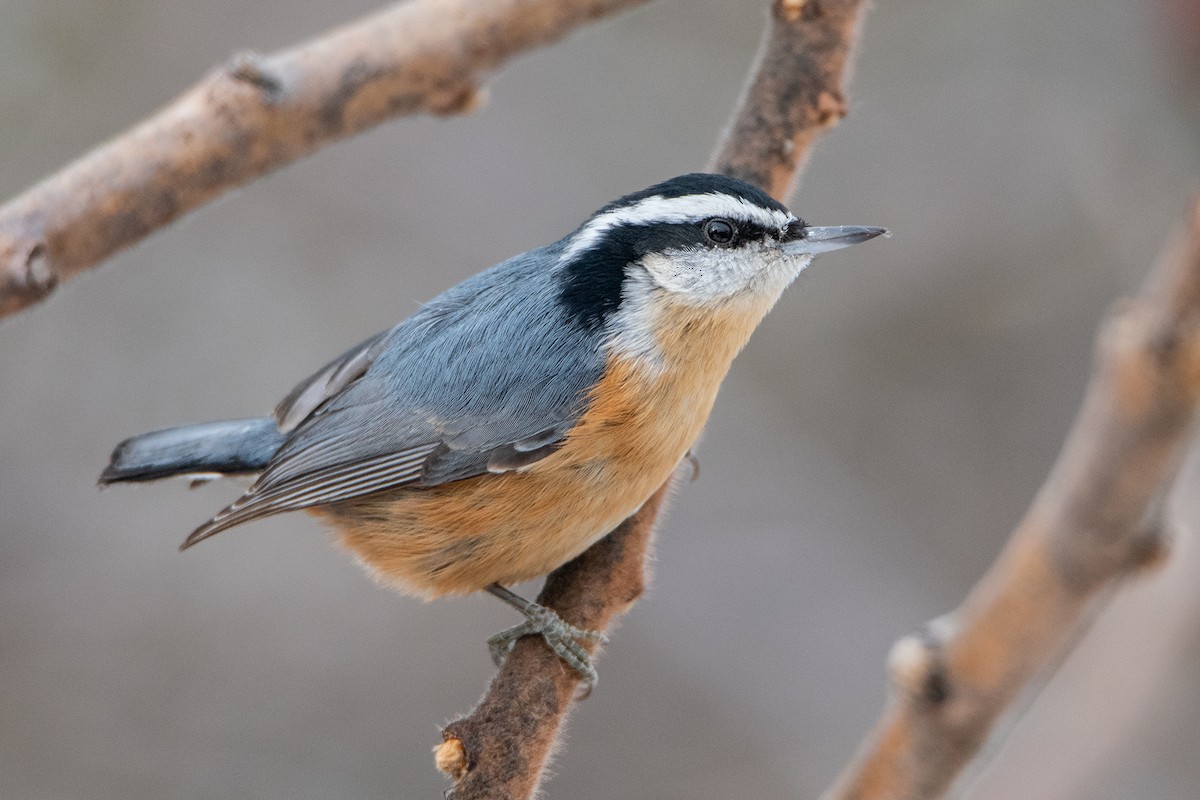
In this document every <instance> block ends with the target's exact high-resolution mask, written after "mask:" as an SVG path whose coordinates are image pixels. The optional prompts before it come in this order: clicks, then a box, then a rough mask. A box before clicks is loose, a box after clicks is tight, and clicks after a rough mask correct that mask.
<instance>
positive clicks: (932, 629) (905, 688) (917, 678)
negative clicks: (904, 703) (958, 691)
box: [887, 617, 951, 706]
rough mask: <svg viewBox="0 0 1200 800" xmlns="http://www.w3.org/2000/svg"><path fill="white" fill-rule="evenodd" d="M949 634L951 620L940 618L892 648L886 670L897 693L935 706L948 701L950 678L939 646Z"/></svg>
mask: <svg viewBox="0 0 1200 800" xmlns="http://www.w3.org/2000/svg"><path fill="white" fill-rule="evenodd" d="M950 632H951V621H950V619H949V618H948V617H939V618H938V619H935V620H932V621H930V622H928V623H926V624H925V626H924V627H923V628H922V629H921V630H920V631H918V632H917V633H914V634H911V635H909V636H905V637H904V638H903V639H900V640H899V641H897V642H896V643H895V644H894V645H892V650H891V652H890V653H889V654H888V659H887V669H888V677H889V678H890V680H891V684H892V687H893V689H894V690H895V691H896V692H897V693H898V694H901V695H903V696H905V697H907V698H909V699H910V700H912V701H915V702H921V703H923V704H927V705H935V706H936V705H941V704H942V703H944V702H946V700H948V699H949V698H950V678H949V676H948V675H947V673H946V667H945V664H944V663H943V660H942V645H943V643H944V642H945V641H946V638H947V637H948V636H949V634H950Z"/></svg>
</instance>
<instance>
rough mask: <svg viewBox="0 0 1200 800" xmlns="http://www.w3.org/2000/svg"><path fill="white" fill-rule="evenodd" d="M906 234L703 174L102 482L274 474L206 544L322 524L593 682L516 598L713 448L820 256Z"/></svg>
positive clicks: (193, 428)
mask: <svg viewBox="0 0 1200 800" xmlns="http://www.w3.org/2000/svg"><path fill="white" fill-rule="evenodd" d="M882 233H885V231H884V229H883V228H867V227H853V226H851V227H831V228H818V227H811V226H808V225H806V224H805V223H804V222H803V221H802V220H800V219H798V218H796V217H795V216H793V215H792V214H791V213H790V212H789V211H788V210H787V209H786V208H784V207H783V206H782V205H780V204H779V203H777V202H776V201H775V200H773V199H772V198H771V197H770V196H768V195H767V194H766V193H764V192H762V191H760V190H759V189H756V188H755V187H753V186H751V185H749V184H747V183H743V182H742V181H738V180H735V179H732V178H727V177H722V176H720V175H705V174H692V175H684V176H681V177H678V178H673V179H671V180H668V181H665V182H663V183H660V184H658V185H656V186H652V187H650V188H649V189H646V190H644V191H641V192H636V193H634V194H631V195H628V196H626V197H623V198H621V199H620V200H617V201H615V202H612V203H609V204H608V205H607V206H605V207H604V208H602V209H600V210H599V211H597V212H596V213H595V214H593V215H592V216H591V217H590V218H589V219H588V220H587V221H586V222H584V223H583V225H581V226H580V227H579V228H577V229H575V230H574V231H573V232H571V233H570V234H568V235H567V236H566V237H565V238H563V239H561V240H560V241H558V242H555V243H554V244H551V245H547V246H546V247H540V248H537V249H535V250H530V251H529V252H527V253H522V254H521V255H519V256H515V257H513V258H511V259H509V260H508V261H505V262H503V263H501V264H498V265H497V266H494V267H492V268H491V269H489V270H486V271H485V272H482V273H480V274H478V275H476V276H474V277H473V278H470V279H468V280H466V281H464V282H463V283H460V284H459V285H458V286H455V287H454V288H452V289H450V290H449V291H447V292H445V293H444V294H442V295H441V296H439V297H437V298H435V299H434V300H433V301H431V302H430V303H428V304H427V305H425V306H423V307H422V308H421V309H420V310H419V311H418V312H417V313H415V314H413V315H412V316H411V317H409V318H408V319H407V320H405V321H404V322H401V323H400V324H399V325H397V326H396V327H394V328H392V329H391V330H389V331H386V332H384V333H381V334H379V335H377V336H373V337H371V338H370V339H368V340H367V341H365V342H363V343H362V344H360V345H359V346H357V347H355V348H353V349H351V350H349V351H348V352H346V353H345V354H343V355H342V356H340V357H339V358H336V359H334V360H333V361H331V362H330V363H329V364H327V365H326V366H325V367H323V368H322V369H321V370H319V371H318V372H317V373H316V374H315V375H313V376H312V377H310V378H308V379H307V380H305V381H304V382H302V383H301V384H300V385H299V386H297V387H296V388H295V389H294V390H293V391H292V392H291V394H289V395H288V396H287V397H285V398H284V399H283V401H282V402H281V403H280V404H279V405H278V406H277V407H276V408H275V412H274V414H273V415H272V416H271V417H263V418H255V419H246V420H234V421H225V422H212V423H205V424H200V425H189V426H185V427H181V428H172V429H170V430H165V431H157V432H154V433H147V434H143V435H141V436H135V437H133V438H131V439H128V440H126V441H124V442H122V443H121V444H120V445H118V446H117V448H116V450H115V451H114V452H113V455H112V460H111V463H110V464H109V466H108V468H107V469H105V470H104V473H103V475H102V476H101V477H100V482H101V483H102V484H108V483H115V482H119V481H146V480H153V479H156V478H163V477H168V476H174V475H189V476H195V475H198V474H199V475H212V474H219V475H236V474H250V475H257V477H256V478H255V480H254V482H253V484H252V485H251V486H250V488H249V490H248V491H246V493H245V494H243V495H242V496H241V497H240V498H238V500H237V501H236V502H234V503H233V504H232V505H230V506H229V507H228V508H226V509H225V510H223V511H221V512H220V513H219V514H217V515H216V516H215V517H213V518H212V519H211V520H209V521H208V522H206V523H205V524H204V525H201V526H200V527H199V528H197V529H196V530H195V531H194V532H193V533H192V534H191V535H190V536H189V537H188V538H187V540H186V541H185V542H184V544H183V547H185V548H186V547H190V546H191V545H193V544H195V543H197V542H199V541H201V540H203V539H207V538H208V537H210V536H212V535H214V534H216V533H219V532H220V531H223V530H225V529H226V528H230V527H232V526H234V525H239V524H241V523H243V522H248V521H250V520H253V519H258V518H260V517H265V516H268V515H271V514H278V513H280V512H283V511H293V510H296V509H308V510H309V511H312V512H314V513H316V514H317V515H318V516H320V517H322V518H323V519H324V520H326V521H327V522H328V523H329V524H330V525H331V526H332V527H333V528H334V530H335V531H337V533H338V535H339V536H340V538H341V541H342V543H343V544H345V546H346V547H348V548H349V549H350V550H351V551H353V552H354V553H355V555H357V556H358V558H359V560H360V561H361V562H362V563H363V564H364V565H366V567H367V568H368V569H369V570H370V571H371V572H372V573H373V574H374V575H375V576H376V577H377V578H378V579H379V580H380V581H382V582H384V583H386V584H389V585H391V586H395V587H397V588H398V589H400V590H401V591H405V592H409V593H413V594H419V595H423V596H425V597H427V598H428V597H437V596H440V595H447V594H462V593H467V592H474V591H478V590H481V589H482V590H487V591H490V592H492V593H493V594H495V595H497V596H499V597H500V598H501V599H504V600H505V601H506V602H508V603H510V604H512V605H514V606H515V607H516V608H518V609H520V610H521V611H522V613H523V614H524V615H525V617H526V622H525V623H524V624H522V625H519V626H517V627H516V628H513V629H511V630H510V631H506V632H504V633H502V634H498V635H497V636H495V637H492V639H491V640H489V642H490V644H491V645H492V648H493V653H494V654H495V655H496V656H497V658H501V657H502V656H503V653H505V652H507V647H508V646H509V645H510V644H511V642H512V640H513V639H515V638H516V637H518V636H521V635H526V634H540V635H542V636H543V637H544V638H545V639H546V641H547V643H548V644H549V645H550V646H551V647H552V648H553V649H554V650H555V652H556V653H557V654H558V655H559V656H561V657H562V658H563V660H564V661H566V662H567V663H568V664H570V665H571V666H572V667H574V668H575V669H577V670H578V671H579V672H580V673H582V674H583V676H584V678H585V679H586V680H587V681H588V682H589V683H592V682H594V681H595V671H594V670H593V668H592V666H591V663H590V661H589V660H588V656H587V653H586V652H585V651H584V650H583V649H582V648H581V647H580V645H579V643H578V641H577V640H578V639H580V638H584V637H593V638H595V637H597V634H594V633H591V632H588V631H582V630H579V629H577V628H574V627H572V626H570V625H567V624H566V623H564V622H563V621H562V620H561V619H559V618H558V617H557V616H556V615H554V614H553V613H552V612H550V611H549V610H548V609H544V608H542V607H540V606H537V605H535V604H533V603H529V602H528V601H525V600H523V599H521V598H520V597H518V596H517V595H515V594H513V593H512V592H510V591H508V590H507V589H505V588H504V585H505V584H512V583H517V582H520V581H523V580H527V579H529V578H534V577H537V576H540V575H544V574H546V573H548V572H550V571H551V570H553V569H555V568H556V567H558V566H560V565H562V564H564V563H566V562H567V561H569V560H570V559H572V558H574V557H575V556H577V555H579V554H580V553H582V552H583V551H584V550H585V549H587V547H588V546H589V545H591V544H592V543H593V542H595V541H596V540H598V539H599V538H601V537H603V536H604V535H605V534H607V533H608V532H609V531H611V530H612V529H613V528H615V527H616V526H617V525H618V524H619V523H620V522H621V521H622V520H624V519H626V518H627V517H629V516H630V515H631V514H633V513H634V512H635V511H637V509H638V508H639V507H640V506H641V505H642V504H643V503H644V502H645V501H646V500H647V499H648V498H649V497H650V495H651V494H653V493H654V491H655V490H656V489H657V488H658V487H659V486H660V485H661V484H663V483H664V482H665V481H666V480H667V479H668V478H669V477H670V475H671V472H672V471H673V470H674V469H675V467H676V465H677V464H678V463H679V461H680V460H681V459H682V458H683V457H684V455H685V454H686V453H687V452H688V450H689V448H690V447H691V446H692V443H693V442H694V441H695V440H696V437H697V436H698V435H699V434H700V431H701V428H703V427H704V423H705V421H706V420H707V419H708V415H709V411H710V410H711V409H712V406H713V401H714V400H715V399H716V395H717V389H718V388H719V387H720V385H721V381H722V379H723V378H724V377H725V373H726V372H727V371H728V369H729V365H730V363H731V362H732V361H733V358H734V356H735V355H737V353H738V351H740V350H741V349H742V347H743V345H745V344H746V341H747V340H748V339H749V337H750V334H751V333H752V332H753V331H754V329H755V327H757V326H758V323H759V322H760V321H761V320H762V318H763V316H764V315H765V314H766V313H767V311H769V310H770V308H771V306H773V305H774V304H775V301H776V300H777V299H778V298H779V296H780V294H781V293H782V292H783V290H784V289H785V288H786V287H787V286H788V284H790V283H791V282H792V281H793V280H794V279H795V278H796V276H797V275H799V274H800V272H801V270H803V269H804V268H805V267H807V266H808V264H809V263H810V262H811V261H812V258H813V256H814V255H815V254H817V253H822V252H826V251H829V250H836V249H838V248H841V247H846V246H848V245H851V244H855V243H857V242H862V241H866V240H867V239H871V238H873V237H875V236H878V235H880V234H882Z"/></svg>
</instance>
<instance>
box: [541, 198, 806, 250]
mask: <svg viewBox="0 0 1200 800" xmlns="http://www.w3.org/2000/svg"><path fill="white" fill-rule="evenodd" d="M706 217H729V218H731V219H736V220H741V221H744V222H752V223H757V224H758V225H761V226H762V227H764V228H779V229H782V228H783V227H784V226H785V225H787V224H788V223H790V222H792V221H793V220H795V219H796V218H795V217H793V216H792V215H791V214H788V213H787V212H785V211H777V210H775V209H770V208H763V207H762V206H759V205H755V204H754V203H751V202H749V201H747V200H743V199H742V198H740V197H731V196H730V195H727V194H718V193H715V192H709V193H706V194H688V195H684V196H682V197H663V196H662V195H657V194H656V195H654V196H653V197H647V198H645V199H643V200H639V201H638V202H636V203H634V204H633V205H629V206H622V207H620V208H614V209H613V210H612V211H607V212H605V213H603V214H600V215H599V216H596V217H594V218H592V219H591V220H589V221H588V223H587V224H586V225H584V226H583V228H581V229H580V231H579V233H577V234H575V236H574V237H573V238H572V239H571V243H570V244H569V245H568V246H567V249H566V250H565V251H564V252H563V254H562V258H561V259H560V262H561V263H565V262H567V261H569V260H571V259H572V258H574V257H575V256H577V255H579V253H581V252H583V251H584V250H587V249H588V248H589V247H591V246H592V245H594V244H595V243H596V242H597V241H599V240H600V238H601V237H602V236H603V235H604V233H605V232H606V231H609V230H611V229H613V228H615V227H617V226H619V225H652V224H654V223H660V222H661V223H678V222H691V221H693V220H696V221H699V220H701V219H705V218H706Z"/></svg>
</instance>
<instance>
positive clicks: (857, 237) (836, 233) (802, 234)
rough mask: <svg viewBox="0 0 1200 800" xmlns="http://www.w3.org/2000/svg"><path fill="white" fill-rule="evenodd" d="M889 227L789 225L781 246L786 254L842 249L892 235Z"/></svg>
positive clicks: (793, 254) (805, 253) (808, 253)
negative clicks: (793, 226)
mask: <svg viewBox="0 0 1200 800" xmlns="http://www.w3.org/2000/svg"><path fill="white" fill-rule="evenodd" d="M890 235H891V234H890V233H889V232H888V229H887V228H871V227H867V226H865V225H833V226H829V227H825V228H817V227H813V226H804V227H799V226H797V227H796V228H795V229H794V232H793V229H792V228H791V227H789V229H788V231H787V233H786V234H785V235H784V237H783V239H782V241H781V242H780V244H779V246H780V248H781V249H782V250H783V252H784V254H785V255H789V256H800V255H816V254H817V253H828V252H829V251H830V250H841V249H842V248H843V247H849V246H850V245H852V244H858V243H859V242H865V241H867V240H868V239H874V238H875V237H876V236H890Z"/></svg>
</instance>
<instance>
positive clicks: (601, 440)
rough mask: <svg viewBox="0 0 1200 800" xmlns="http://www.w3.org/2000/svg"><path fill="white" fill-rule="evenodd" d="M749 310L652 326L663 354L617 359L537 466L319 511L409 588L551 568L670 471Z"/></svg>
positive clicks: (512, 579) (692, 313) (452, 586)
mask: <svg viewBox="0 0 1200 800" xmlns="http://www.w3.org/2000/svg"><path fill="white" fill-rule="evenodd" d="M764 313H765V312H764ZM746 316H747V315H746V314H745V312H742V313H732V314H725V315H721V314H714V313H712V312H704V313H699V312H697V311H696V310H694V309H688V308H684V307H679V308H671V309H668V310H667V312H665V313H663V314H661V315H660V318H659V319H658V323H659V324H657V325H656V326H655V335H656V338H657V340H658V344H659V349H660V353H661V359H660V360H658V361H656V363H655V364H648V363H645V362H643V361H641V360H639V359H635V358H627V357H624V356H622V355H621V354H619V353H618V354H613V355H612V356H610V358H609V360H608V365H607V369H606V371H605V373H604V376H603V377H602V379H601V380H600V381H599V383H597V385H596V386H595V388H594V389H593V391H592V393H591V397H590V403H589V405H588V408H587V410H586V412H585V413H584V414H583V415H582V417H581V418H580V420H579V422H578V423H577V424H576V426H575V427H574V428H572V430H571V431H570V433H569V434H568V435H567V438H566V440H565V442H564V444H563V446H562V447H561V448H560V449H559V450H557V451H556V452H555V453H553V454H552V455H550V456H548V457H547V458H545V459H542V460H541V461H538V462H537V463H535V464H534V465H532V466H531V467H529V468H526V469H524V470H521V471H514V472H508V473H504V474H500V475H481V476H478V477H475V478H469V479H467V480H462V481H456V482H454V483H448V484H444V485H442V486H436V487H432V488H428V489H413V488H407V489H406V488H401V489H395V490H392V491H387V492H380V493H376V494H372V495H367V496H364V497H361V498H355V499H353V500H349V501H345V502H343V503H339V504H336V505H333V506H329V507H323V508H317V509H314V511H315V512H316V513H318V514H319V515H321V516H324V517H325V518H326V519H327V520H328V521H329V522H331V523H332V524H333V526H334V528H335V529H336V530H337V531H338V533H339V534H340V536H341V540H342V542H343V543H344V544H345V545H346V546H347V547H349V548H350V549H351V550H352V551H353V552H354V553H355V554H356V555H357V556H358V558H359V559H360V561H362V563H363V564H364V565H365V566H367V567H368V569H369V570H370V571H371V572H372V573H374V574H375V575H376V577H378V578H379V579H380V580H381V581H382V582H384V583H387V584H390V585H394V586H396V588H398V589H400V590H402V591H405V592H409V593H414V594H419V595H423V596H425V597H436V596H439V595H445V594H462V593H467V592H472V591H477V590H479V589H482V588H484V587H485V586H487V585H489V584H491V583H501V584H509V583H516V582H519V581H523V580H528V579H530V578H534V577H537V576H539V575H544V574H546V573H547V572H550V571H551V570H553V569H554V568H556V567H558V566H560V565H561V564H564V563H565V562H567V561H569V560H570V559H571V558H574V557H575V556H576V555H578V554H579V553H582V552H583V551H584V550H585V549H586V548H587V547H588V546H589V545H590V544H592V543H593V542H594V541H596V540H597V539H599V538H600V537H602V536H603V535H604V534H606V533H607V532H609V531H610V530H612V529H613V528H615V527H616V526H617V525H618V524H620V522H621V521H622V520H624V519H625V518H627V517H628V516H629V515H631V514H632V513H633V512H634V511H636V510H637V509H638V508H639V507H640V506H641V505H642V503H644V502H645V501H646V499H647V498H648V497H649V496H650V495H651V494H653V493H654V491H655V490H656V489H657V488H658V487H659V486H661V485H662V484H663V482H664V481H666V480H667V478H668V477H669V476H670V474H671V472H672V471H673V470H674V468H675V466H676V464H678V462H679V460H680V459H681V458H682V457H683V455H684V454H685V453H686V452H687V450H688V448H689V447H690V446H691V445H692V443H693V442H694V441H695V440H696V438H697V436H699V434H700V431H701V430H702V428H703V426H704V423H705V421H706V420H707V419H708V415H709V412H710V411H711V409H712V405H713V402H714V400H715V399H716V394H717V390H718V388H719V387H720V383H721V380H722V379H723V378H724V376H725V373H726V372H727V371H728V368H729V364H730V362H731V361H732V359H733V357H734V355H736V353H737V351H738V350H739V349H740V348H741V346H742V345H743V344H744V343H745V340H746V338H748V336H749V334H750V331H752V330H753V328H754V326H755V325H756V324H757V322H758V319H759V318H761V316H762V314H761V313H756V314H754V315H753V316H754V318H753V319H752V320H751V319H745V318H744V317H746Z"/></svg>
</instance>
